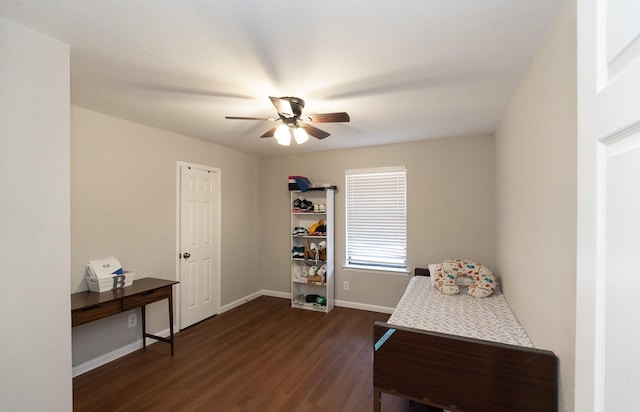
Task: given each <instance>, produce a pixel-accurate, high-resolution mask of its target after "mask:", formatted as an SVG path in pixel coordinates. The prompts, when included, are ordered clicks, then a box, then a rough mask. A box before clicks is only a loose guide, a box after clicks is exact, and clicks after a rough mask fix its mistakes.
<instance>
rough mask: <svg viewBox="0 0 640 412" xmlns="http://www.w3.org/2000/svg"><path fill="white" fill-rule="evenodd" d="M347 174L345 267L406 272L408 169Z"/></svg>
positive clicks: (365, 170)
mask: <svg viewBox="0 0 640 412" xmlns="http://www.w3.org/2000/svg"><path fill="white" fill-rule="evenodd" d="M345 175H346V195H345V196H346V207H345V209H346V247H347V250H346V257H347V262H346V265H347V266H353V267H364V268H370V269H382V270H385V269H387V270H406V268H407V213H406V209H407V207H406V204H407V195H406V187H407V184H406V183H407V177H406V175H407V173H406V169H405V168H404V167H392V168H376V169H354V170H347V171H346V172H345Z"/></svg>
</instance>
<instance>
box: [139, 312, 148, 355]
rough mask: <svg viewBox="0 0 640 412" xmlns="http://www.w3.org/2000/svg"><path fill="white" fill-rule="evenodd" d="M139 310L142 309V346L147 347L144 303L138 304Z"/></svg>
mask: <svg viewBox="0 0 640 412" xmlns="http://www.w3.org/2000/svg"><path fill="white" fill-rule="evenodd" d="M140 310H141V311H142V347H143V348H146V347H147V319H146V313H145V312H146V311H145V305H142V306H140Z"/></svg>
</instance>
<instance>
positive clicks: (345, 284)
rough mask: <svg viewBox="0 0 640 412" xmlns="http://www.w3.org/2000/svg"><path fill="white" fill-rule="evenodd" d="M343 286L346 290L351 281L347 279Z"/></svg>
mask: <svg viewBox="0 0 640 412" xmlns="http://www.w3.org/2000/svg"><path fill="white" fill-rule="evenodd" d="M342 287H343V289H344V290H349V281H348V280H345V281H344V283H343V286H342Z"/></svg>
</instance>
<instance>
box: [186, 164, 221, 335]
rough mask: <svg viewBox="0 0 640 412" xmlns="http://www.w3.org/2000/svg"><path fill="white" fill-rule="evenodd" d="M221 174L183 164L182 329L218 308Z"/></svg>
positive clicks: (211, 313)
mask: <svg viewBox="0 0 640 412" xmlns="http://www.w3.org/2000/svg"><path fill="white" fill-rule="evenodd" d="M219 175H220V174H219V173H218V172H216V171H215V170H206V169H199V168H197V167H191V166H181V167H180V211H179V214H180V219H179V237H180V240H179V255H178V258H179V268H180V328H186V327H188V326H191V325H193V324H194V323H197V322H200V321H201V320H204V319H206V318H208V317H211V316H213V315H215V314H217V313H218V311H219V306H220V304H219V295H220V293H219V280H220V276H219V267H220V264H219V262H220V259H219V257H218V254H219V247H218V238H219V236H218V231H219V224H218V222H219V220H220V219H219V217H220V207H219V203H220V202H219V197H220V193H219V190H218V187H219Z"/></svg>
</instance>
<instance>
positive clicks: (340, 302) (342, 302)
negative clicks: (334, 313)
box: [335, 300, 394, 314]
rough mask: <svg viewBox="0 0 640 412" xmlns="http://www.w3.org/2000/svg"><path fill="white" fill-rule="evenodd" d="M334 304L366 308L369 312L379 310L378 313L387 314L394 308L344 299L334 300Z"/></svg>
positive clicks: (350, 307) (359, 308)
mask: <svg viewBox="0 0 640 412" xmlns="http://www.w3.org/2000/svg"><path fill="white" fill-rule="evenodd" d="M335 305H336V306H340V307H343V308H349V309H358V310H367V311H369V312H379V313H388V314H391V313H393V309H394V308H388V307H386V306H377V305H369V304H366V303H358V302H347V301H345V300H336V301H335Z"/></svg>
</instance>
